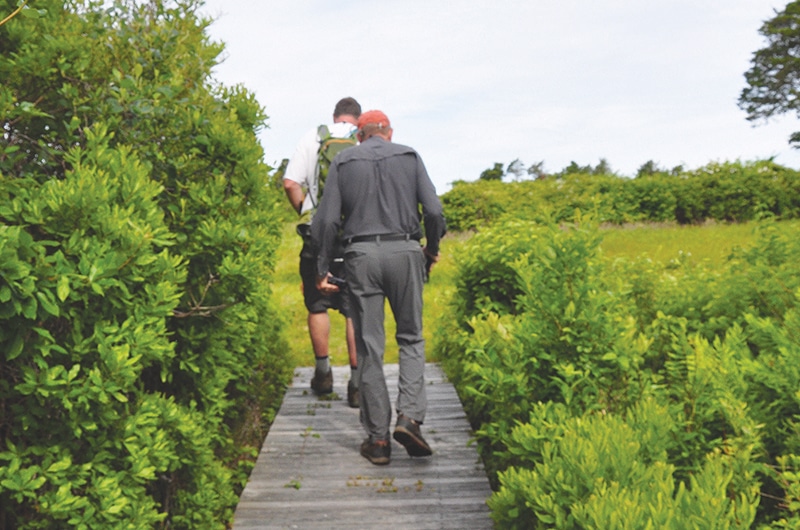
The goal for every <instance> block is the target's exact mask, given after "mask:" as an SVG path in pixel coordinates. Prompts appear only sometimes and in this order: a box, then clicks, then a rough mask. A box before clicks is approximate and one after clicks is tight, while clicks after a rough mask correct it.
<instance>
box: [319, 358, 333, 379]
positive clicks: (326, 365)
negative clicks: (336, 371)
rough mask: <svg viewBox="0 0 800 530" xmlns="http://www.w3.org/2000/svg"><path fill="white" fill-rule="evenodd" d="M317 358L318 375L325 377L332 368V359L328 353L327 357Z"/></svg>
mask: <svg viewBox="0 0 800 530" xmlns="http://www.w3.org/2000/svg"><path fill="white" fill-rule="evenodd" d="M315 359H316V360H317V364H316V372H317V375H318V376H320V377H324V376H325V375H327V374H328V370H330V369H331V362H330V359H329V358H328V356H327V355H326V356H325V357H315Z"/></svg>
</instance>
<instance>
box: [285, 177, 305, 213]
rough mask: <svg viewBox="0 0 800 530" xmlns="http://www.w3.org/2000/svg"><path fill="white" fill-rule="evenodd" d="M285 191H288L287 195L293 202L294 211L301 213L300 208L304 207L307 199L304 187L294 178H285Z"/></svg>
mask: <svg viewBox="0 0 800 530" xmlns="http://www.w3.org/2000/svg"><path fill="white" fill-rule="evenodd" d="M283 191H285V192H286V197H288V198H289V202H290V203H292V207H293V208H294V211H296V212H297V213H298V214H300V209H301V208H302V207H303V200H304V199H305V193H303V187H302V186H300V184H298V183H297V182H295V181H293V180H289V179H283Z"/></svg>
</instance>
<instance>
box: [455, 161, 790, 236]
mask: <svg viewBox="0 0 800 530" xmlns="http://www.w3.org/2000/svg"><path fill="white" fill-rule="evenodd" d="M442 203H443V206H444V210H445V216H446V217H447V219H448V224H449V226H450V228H451V230H453V231H459V230H472V229H477V228H480V227H484V226H488V225H491V224H493V223H495V222H497V221H498V220H499V219H502V218H503V216H504V215H513V216H514V218H516V219H519V220H530V221H539V222H541V221H542V220H543V219H550V220H552V221H555V222H572V221H574V220H575V218H574V214H575V211H577V210H579V211H582V212H585V213H586V212H588V213H591V215H592V217H593V218H594V219H595V220H597V221H598V222H605V223H611V224H623V223H635V222H658V223H661V222H677V223H680V224H697V223H703V222H706V221H710V220H716V221H738V222H741V221H751V220H755V219H761V218H765V217H775V218H780V219H794V218H797V217H798V215H800V172H798V171H795V170H792V169H788V168H784V167H781V166H779V165H777V164H775V163H773V162H770V161H756V162H749V163H741V162H727V163H712V164H708V165H706V166H704V167H701V168H698V169H696V170H693V171H684V172H681V173H679V174H677V175H673V174H665V173H653V174H650V175H643V176H640V177H638V178H635V179H629V178H625V177H620V176H617V175H602V174H601V175H595V174H582V173H569V174H565V175H561V176H559V177H551V178H545V179H541V180H535V181H521V182H509V183H505V184H504V183H502V182H498V181H484V180H480V181H476V182H460V183H458V184H457V185H456V186H454V187H453V188H452V189H451V190H450V191H448V192H447V193H445V194H444V195H443V196H442Z"/></svg>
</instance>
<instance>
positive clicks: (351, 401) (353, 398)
mask: <svg viewBox="0 0 800 530" xmlns="http://www.w3.org/2000/svg"><path fill="white" fill-rule="evenodd" d="M358 399H359V392H358V389H357V388H356V385H355V383H354V382H353V380H352V379H351V380H350V381H348V382H347V404H348V405H350V407H351V408H354V409H357V408H358V407H359V406H360V404H359V402H358Z"/></svg>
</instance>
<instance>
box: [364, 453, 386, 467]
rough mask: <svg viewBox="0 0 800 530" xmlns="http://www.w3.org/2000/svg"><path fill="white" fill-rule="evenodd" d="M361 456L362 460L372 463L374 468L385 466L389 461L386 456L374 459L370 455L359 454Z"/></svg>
mask: <svg viewBox="0 0 800 530" xmlns="http://www.w3.org/2000/svg"><path fill="white" fill-rule="evenodd" d="M361 456H363V457H364V458H366V459H367V460H369V461H370V462H372V463H373V464H375V465H376V466H385V465H386V464H388V463H389V460H390V458H389V457H388V456H379V457H374V456H370V455H368V454H364V453H361Z"/></svg>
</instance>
